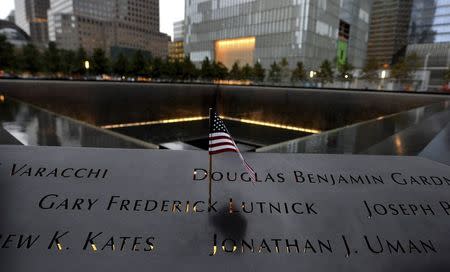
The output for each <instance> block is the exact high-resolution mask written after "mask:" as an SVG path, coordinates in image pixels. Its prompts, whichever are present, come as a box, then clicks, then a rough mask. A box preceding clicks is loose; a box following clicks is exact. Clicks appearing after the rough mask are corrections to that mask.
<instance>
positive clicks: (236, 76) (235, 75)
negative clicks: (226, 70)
mask: <svg viewBox="0 0 450 272" xmlns="http://www.w3.org/2000/svg"><path fill="white" fill-rule="evenodd" d="M241 78H242V74H241V68H240V67H239V62H237V61H236V62H234V63H233V66H231V70H230V79H232V80H241Z"/></svg>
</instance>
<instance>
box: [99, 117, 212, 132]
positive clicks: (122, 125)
mask: <svg viewBox="0 0 450 272" xmlns="http://www.w3.org/2000/svg"><path fill="white" fill-rule="evenodd" d="M205 119H208V117H203V116H196V117H186V118H175V119H164V120H156V121H144V122H135V123H123V124H114V125H105V126H101V128H103V129H115V128H126V127H138V126H150V125H161V124H173V123H181V122H194V121H201V120H205Z"/></svg>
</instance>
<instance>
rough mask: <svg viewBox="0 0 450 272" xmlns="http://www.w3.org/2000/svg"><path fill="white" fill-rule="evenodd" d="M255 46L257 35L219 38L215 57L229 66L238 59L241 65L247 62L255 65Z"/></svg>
mask: <svg viewBox="0 0 450 272" xmlns="http://www.w3.org/2000/svg"><path fill="white" fill-rule="evenodd" d="M255 46H256V38H255V37H244V38H238V39H226V40H219V41H216V43H215V59H216V60H217V61H218V62H221V63H223V64H224V65H225V66H227V67H228V68H231V66H232V65H233V64H234V63H235V62H236V61H237V60H238V61H239V65H241V66H242V65H245V64H247V63H248V64H251V65H253V53H254V51H255Z"/></svg>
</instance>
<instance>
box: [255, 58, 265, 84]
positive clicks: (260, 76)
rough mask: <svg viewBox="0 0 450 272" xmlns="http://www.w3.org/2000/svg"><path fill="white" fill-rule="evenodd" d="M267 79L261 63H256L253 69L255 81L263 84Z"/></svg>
mask: <svg viewBox="0 0 450 272" xmlns="http://www.w3.org/2000/svg"><path fill="white" fill-rule="evenodd" d="M265 78H266V70H265V69H264V68H263V67H262V65H261V63H259V62H257V63H255V66H254V67H253V80H254V81H255V82H263V81H264V79H265Z"/></svg>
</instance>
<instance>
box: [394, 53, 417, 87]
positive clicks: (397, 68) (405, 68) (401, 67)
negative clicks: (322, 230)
mask: <svg viewBox="0 0 450 272" xmlns="http://www.w3.org/2000/svg"><path fill="white" fill-rule="evenodd" d="M418 67H419V57H418V56H417V55H416V54H410V55H408V56H406V57H405V58H403V59H400V60H399V61H398V62H397V63H396V64H394V66H392V70H391V77H393V78H395V79H396V80H398V81H399V82H401V83H406V82H408V81H410V80H412V77H413V74H414V72H415V71H416V70H417V68H418Z"/></svg>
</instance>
